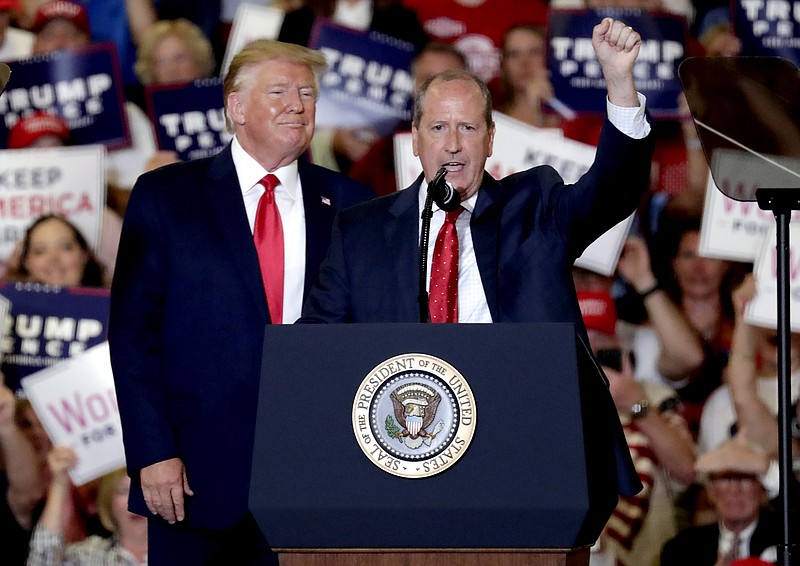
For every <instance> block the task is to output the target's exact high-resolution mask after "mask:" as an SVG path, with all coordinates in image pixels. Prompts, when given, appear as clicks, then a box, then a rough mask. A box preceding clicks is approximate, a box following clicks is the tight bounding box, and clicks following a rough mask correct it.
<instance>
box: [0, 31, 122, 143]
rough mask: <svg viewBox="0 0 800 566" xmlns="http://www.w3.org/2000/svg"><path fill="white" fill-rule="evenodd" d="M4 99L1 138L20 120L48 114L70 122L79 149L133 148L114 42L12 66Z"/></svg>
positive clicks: (1, 101) (0, 108) (0, 111)
mask: <svg viewBox="0 0 800 566" xmlns="http://www.w3.org/2000/svg"><path fill="white" fill-rule="evenodd" d="M8 66H9V67H10V68H11V79H10V80H9V82H8V85H7V86H6V91H5V92H4V93H3V94H2V96H0V140H6V139H7V138H8V132H9V130H10V129H11V128H12V127H13V126H14V124H15V123H16V122H17V120H19V118H20V117H22V116H26V115H28V114H31V113H33V112H35V111H37V110H45V111H48V112H50V113H51V114H56V115H58V116H61V117H62V118H64V120H66V121H67V123H68V124H69V129H70V137H71V142H72V143H73V144H74V145H85V144H94V143H96V144H103V145H105V146H106V147H107V148H108V149H120V148H124V147H129V146H130V144H131V136H130V131H129V128H128V119H127V116H126V114H125V96H124V93H123V83H122V80H121V78H120V67H119V60H118V59H117V52H116V48H115V47H114V45H113V44H111V43H103V44H98V45H92V46H90V47H86V48H83V49H80V50H69V51H56V52H54V53H49V54H47V55H38V56H36V57H31V58H29V59H21V60H19V61H13V62H10V63H9V64H8Z"/></svg>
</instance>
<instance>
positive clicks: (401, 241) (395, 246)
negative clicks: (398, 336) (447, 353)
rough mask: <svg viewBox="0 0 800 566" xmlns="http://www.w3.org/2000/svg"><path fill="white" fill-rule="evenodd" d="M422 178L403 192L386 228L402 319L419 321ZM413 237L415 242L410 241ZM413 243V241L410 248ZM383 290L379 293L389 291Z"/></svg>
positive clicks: (388, 253) (386, 240) (390, 211)
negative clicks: (420, 187)
mask: <svg viewBox="0 0 800 566" xmlns="http://www.w3.org/2000/svg"><path fill="white" fill-rule="evenodd" d="M421 180H422V176H421V175H420V177H419V178H418V179H417V180H416V181H415V182H414V184H412V185H411V186H410V187H409V188H407V189H405V190H403V191H401V192H400V194H399V195H398V196H397V199H396V200H395V202H394V203H393V204H392V206H391V207H389V214H390V217H391V218H390V220H389V221H388V222H386V223H385V225H384V227H383V235H384V238H385V244H386V249H387V257H388V258H389V261H391V262H392V263H393V264H394V269H395V279H396V284H397V286H396V288H397V293H398V294H397V302H396V304H397V307H398V309H399V311H400V312H399V313H398V314H399V316H400V320H402V321H403V322H419V302H418V300H417V299H418V293H419V230H420V222H419V200H418V199H419V186H420V182H421ZM409 238H411V239H409ZM409 242H413V244H412V245H409ZM386 291H387V290H380V291H379V292H386Z"/></svg>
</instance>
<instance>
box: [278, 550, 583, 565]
mask: <svg viewBox="0 0 800 566" xmlns="http://www.w3.org/2000/svg"><path fill="white" fill-rule="evenodd" d="M278 556H279V557H280V563H281V566H587V565H588V564H589V547H586V546H585V547H581V548H573V549H520V548H513V549H486V550H476V549H472V548H470V549H425V550H421V549H418V548H415V549H394V550H392V549H379V550H374V549H327V548H326V549H316V550H314V549H291V550H289V549H284V550H281V549H278Z"/></svg>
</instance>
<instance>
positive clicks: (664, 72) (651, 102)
mask: <svg viewBox="0 0 800 566" xmlns="http://www.w3.org/2000/svg"><path fill="white" fill-rule="evenodd" d="M604 17H612V18H614V19H617V20H620V21H623V22H625V23H626V24H628V25H630V26H631V27H633V28H634V29H635V30H636V31H637V32H639V35H641V36H642V44H641V46H640V48H639V56H638V57H637V59H636V63H635V64H634V66H633V77H634V80H635V82H636V88H637V90H638V91H639V92H641V93H642V94H644V95H645V96H646V97H647V108H648V110H649V111H650V113H651V114H653V115H655V116H662V117H670V116H677V114H678V96H679V95H680V93H681V84H680V80H679V78H678V65H679V64H680V62H681V61H682V60H683V58H684V56H685V53H686V47H685V46H686V33H687V31H686V21H685V20H684V19H683V18H680V17H677V16H671V15H661V14H655V13H652V12H646V11H643V10H638V9H633V8H616V9H610V8H609V9H602V10H551V11H550V16H549V18H548V34H547V35H548V56H547V64H548V68H549V69H550V78H551V80H552V82H553V89H554V91H555V95H556V98H558V99H559V100H560V101H562V102H563V103H565V104H566V105H567V106H568V107H570V108H572V109H573V110H575V111H577V112H588V113H598V114H604V113H605V110H606V106H605V104H606V103H605V101H606V82H605V79H604V78H603V71H602V69H601V67H600V63H599V62H598V61H597V57H596V56H595V53H594V49H593V48H592V30H593V28H594V26H596V25H597V23H598V22H600V21H601V20H602V19H603V18H604Z"/></svg>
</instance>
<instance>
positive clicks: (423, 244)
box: [417, 187, 433, 322]
mask: <svg viewBox="0 0 800 566" xmlns="http://www.w3.org/2000/svg"><path fill="white" fill-rule="evenodd" d="M432 216H433V198H432V194H431V191H430V187H429V188H428V194H427V196H426V197H425V206H423V207H422V215H421V219H422V226H421V232H420V238H419V294H418V295H417V301H418V302H419V321H420V322H428V321H429V320H430V308H429V305H428V242H430V238H431V217H432Z"/></svg>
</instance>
